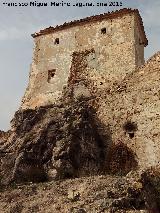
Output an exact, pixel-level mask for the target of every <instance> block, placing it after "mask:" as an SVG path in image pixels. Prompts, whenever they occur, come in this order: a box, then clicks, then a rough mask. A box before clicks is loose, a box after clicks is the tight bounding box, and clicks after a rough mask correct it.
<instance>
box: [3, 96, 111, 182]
mask: <svg viewBox="0 0 160 213" xmlns="http://www.w3.org/2000/svg"><path fill="white" fill-rule="evenodd" d="M2 140H3V139H2ZM109 143H110V141H109V137H108V139H107V140H106V141H105V142H104V141H103V139H102V136H100V134H99V130H98V126H97V122H96V118H95V113H94V111H93V109H92V108H91V107H90V106H89V104H88V102H87V101H84V100H77V101H72V100H68V101H66V102H65V101H63V103H61V104H59V105H50V106H46V107H40V108H37V109H35V110H31V109H28V110H24V111H23V110H20V111H17V112H16V113H15V116H14V119H13V120H12V132H11V133H10V137H9V139H8V141H7V142H6V143H5V145H4V146H2V147H1V150H2V151H3V153H4V156H3V157H2V163H1V170H2V180H3V179H4V180H5V182H6V181H8V182H10V181H11V182H12V181H16V182H24V181H34V182H37V181H44V180H47V179H48V178H69V177H79V176H85V175H91V174H100V173H103V171H104V167H105V161H106V150H107V146H108V145H109Z"/></svg>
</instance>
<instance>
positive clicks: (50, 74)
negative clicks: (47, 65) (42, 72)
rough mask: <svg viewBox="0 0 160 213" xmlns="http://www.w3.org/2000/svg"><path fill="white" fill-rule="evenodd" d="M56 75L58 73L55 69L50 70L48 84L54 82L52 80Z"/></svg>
mask: <svg viewBox="0 0 160 213" xmlns="http://www.w3.org/2000/svg"><path fill="white" fill-rule="evenodd" d="M55 73H56V70H55V69H53V70H48V83H51V82H52V79H53V78H54V75H55Z"/></svg>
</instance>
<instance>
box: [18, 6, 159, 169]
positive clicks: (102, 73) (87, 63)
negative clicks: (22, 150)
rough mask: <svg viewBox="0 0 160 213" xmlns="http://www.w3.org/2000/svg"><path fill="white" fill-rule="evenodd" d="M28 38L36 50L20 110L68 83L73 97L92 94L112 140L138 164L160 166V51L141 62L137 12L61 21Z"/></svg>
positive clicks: (57, 94)
mask: <svg viewBox="0 0 160 213" xmlns="http://www.w3.org/2000/svg"><path fill="white" fill-rule="evenodd" d="M32 37H33V38H34V42H35V49H34V55H33V61H32V64H31V71H30V78H29V85H28V88H27V90H26V92H25V95H24V97H23V100H22V105H21V108H22V109H28V108H31V109H34V108H36V107H39V106H45V105H49V104H53V103H58V101H59V100H60V99H61V98H62V97H63V92H64V90H66V88H68V87H72V89H73V98H75V99H78V98H79V97H81V96H85V97H92V99H93V101H92V107H93V108H94V109H95V110H96V115H97V117H98V119H99V120H100V121H101V124H102V125H103V134H105V132H106V131H107V132H110V138H111V141H112V144H115V145H116V144H119V143H123V144H125V145H126V146H127V147H128V148H129V149H130V150H132V151H133V153H135V159H136V161H137V162H138V166H139V167H141V168H145V167H148V166H154V165H157V164H159V161H160V155H159V151H160V144H159V134H160V132H159V129H160V126H159V125H160V109H159V106H160V96H159V91H160V90H159V80H160V68H159V67H160V64H159V63H160V55H159V53H157V54H155V55H154V56H153V57H152V58H151V59H150V60H149V61H148V62H147V63H145V62H144V47H146V46H147V44H148V41H147V38H146V35H145V32H144V27H143V22H142V19H141V16H140V14H139V12H138V10H132V9H122V10H119V11H115V12H111V13H107V14H103V15H97V16H92V17H88V18H85V19H81V20H78V21H73V22H70V23H64V24H63V25H61V26H56V27H49V28H47V29H44V30H41V31H40V32H38V33H35V34H33V35H32ZM128 158H129V157H128Z"/></svg>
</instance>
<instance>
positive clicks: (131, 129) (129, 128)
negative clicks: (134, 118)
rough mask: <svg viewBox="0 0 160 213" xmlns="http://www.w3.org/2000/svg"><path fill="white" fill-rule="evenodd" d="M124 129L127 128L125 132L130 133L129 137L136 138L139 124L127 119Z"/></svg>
mask: <svg viewBox="0 0 160 213" xmlns="http://www.w3.org/2000/svg"><path fill="white" fill-rule="evenodd" d="M123 129H124V130H125V132H126V133H127V134H128V136H129V138H131V139H132V138H134V136H135V132H136V131H137V124H136V123H134V122H131V121H127V122H126V123H125V124H124V125H123Z"/></svg>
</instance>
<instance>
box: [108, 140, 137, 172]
mask: <svg viewBox="0 0 160 213" xmlns="http://www.w3.org/2000/svg"><path fill="white" fill-rule="evenodd" d="M137 167H138V163H137V160H136V155H135V153H134V152H133V151H132V150H131V149H129V148H128V147H127V146H126V145H125V144H124V143H122V142H121V141H119V142H118V144H116V145H113V146H112V147H111V149H110V151H109V170H108V172H109V173H111V174H115V175H126V174H127V173H128V172H130V171H131V170H135V169H136V168H137Z"/></svg>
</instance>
